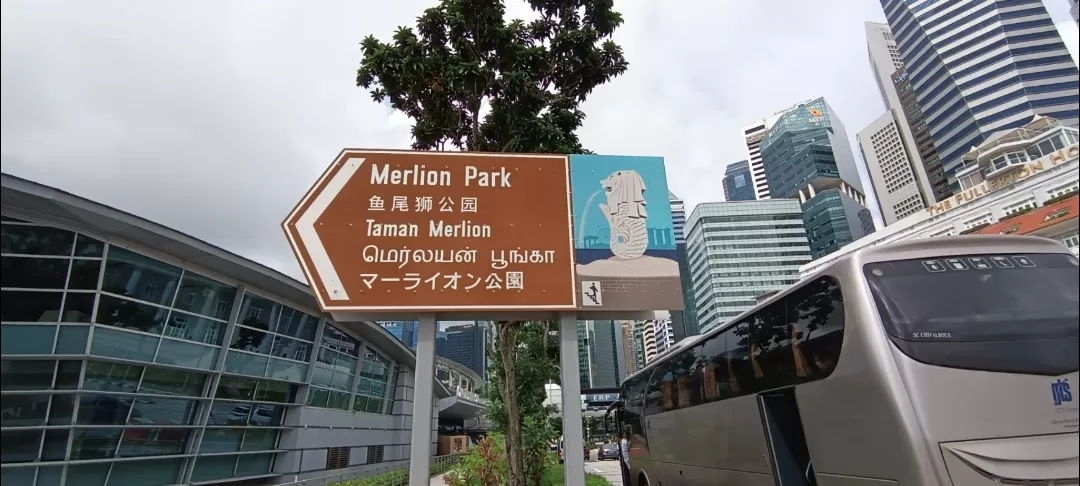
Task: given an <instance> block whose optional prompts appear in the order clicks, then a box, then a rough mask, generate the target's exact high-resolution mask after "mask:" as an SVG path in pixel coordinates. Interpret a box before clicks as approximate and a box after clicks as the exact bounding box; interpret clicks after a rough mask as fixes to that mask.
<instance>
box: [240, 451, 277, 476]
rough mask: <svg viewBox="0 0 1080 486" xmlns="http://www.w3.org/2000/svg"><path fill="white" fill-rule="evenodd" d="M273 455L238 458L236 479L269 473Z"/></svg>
mask: <svg viewBox="0 0 1080 486" xmlns="http://www.w3.org/2000/svg"><path fill="white" fill-rule="evenodd" d="M273 458H274V455H273V454H247V455H243V456H240V457H239V459H237V462H236V475H237V476H238V477H244V476H255V475H258V474H266V473H268V472H270V464H271V463H272V462H273Z"/></svg>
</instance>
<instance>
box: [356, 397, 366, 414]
mask: <svg viewBox="0 0 1080 486" xmlns="http://www.w3.org/2000/svg"><path fill="white" fill-rule="evenodd" d="M367 402H368V397H365V396H363V395H356V398H355V399H354V400H353V407H352V408H353V410H354V411H356V412H363V411H365V410H366V409H367Z"/></svg>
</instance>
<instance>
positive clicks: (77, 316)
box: [62, 292, 97, 322]
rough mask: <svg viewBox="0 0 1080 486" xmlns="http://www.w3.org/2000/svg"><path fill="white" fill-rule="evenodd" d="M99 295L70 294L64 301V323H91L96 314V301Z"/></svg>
mask: <svg viewBox="0 0 1080 486" xmlns="http://www.w3.org/2000/svg"><path fill="white" fill-rule="evenodd" d="M95 299H97V294H96V293H94V294H90V293H76V292H68V293H67V298H65V299H64V315H63V319H62V321H63V322H90V316H91V315H93V314H94V300H95Z"/></svg>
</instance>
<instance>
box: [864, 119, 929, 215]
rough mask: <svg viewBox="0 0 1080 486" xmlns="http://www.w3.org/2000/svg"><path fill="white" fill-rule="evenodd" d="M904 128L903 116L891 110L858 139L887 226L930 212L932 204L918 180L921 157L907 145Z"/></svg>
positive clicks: (867, 127)
mask: <svg viewBox="0 0 1080 486" xmlns="http://www.w3.org/2000/svg"><path fill="white" fill-rule="evenodd" d="M903 124H904V121H903V120H902V119H901V117H900V116H899V114H898V113H897V112H895V111H894V110H891V109H889V110H886V111H885V113H884V114H883V115H881V116H880V117H878V118H877V120H874V121H872V122H870V124H869V125H867V126H866V128H863V129H862V131H860V132H859V134H858V135H856V140H858V143H859V150H860V151H861V152H862V157H863V161H865V162H866V171H867V172H868V173H869V174H870V184H871V186H873V189H874V195H875V196H876V197H877V202H878V207H879V208H880V209H881V219H882V222H884V223H885V225H886V226H887V225H890V224H893V223H895V222H897V221H899V220H900V219H903V218H905V217H907V216H909V215H912V214H915V213H916V212H919V211H921V210H923V209H926V206H927V204H928V203H929V201H926V200H925V196H924V194H923V192H922V191H921V190H920V187H919V181H918V179H917V178H916V176H915V167H916V163H917V162H916V160H917V159H918V153H916V152H914V151H912V146H909V145H908V144H907V143H905V141H904V136H903V135H902V133H901V127H902V125H903Z"/></svg>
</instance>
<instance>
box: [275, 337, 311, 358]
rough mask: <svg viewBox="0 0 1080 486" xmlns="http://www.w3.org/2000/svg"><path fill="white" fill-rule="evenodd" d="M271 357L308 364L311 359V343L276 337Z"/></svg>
mask: <svg viewBox="0 0 1080 486" xmlns="http://www.w3.org/2000/svg"><path fill="white" fill-rule="evenodd" d="M270 355H271V356H274V357H276V358H285V359H293V360H296V361H304V362H306V361H308V360H309V359H311V343H307V342H304V341H300V340H297V339H290V338H287V337H284V336H275V337H274V344H273V346H272V347H271V348H270Z"/></svg>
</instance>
